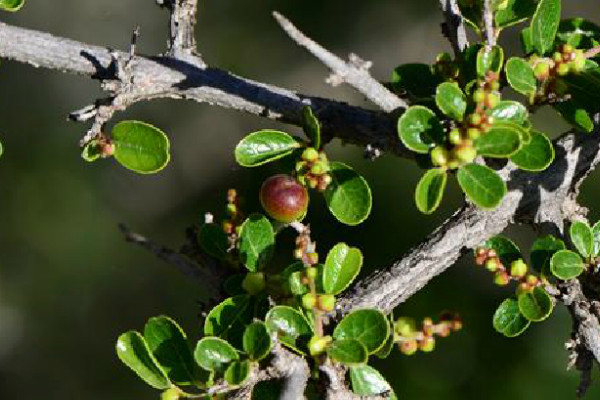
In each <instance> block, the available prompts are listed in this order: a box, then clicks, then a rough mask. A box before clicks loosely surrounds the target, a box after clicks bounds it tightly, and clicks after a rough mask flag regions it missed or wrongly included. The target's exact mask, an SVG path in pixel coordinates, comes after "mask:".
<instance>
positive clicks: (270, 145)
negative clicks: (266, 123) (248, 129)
mask: <svg viewBox="0 0 600 400" xmlns="http://www.w3.org/2000/svg"><path fill="white" fill-rule="evenodd" d="M299 147H300V143H298V141H297V140H296V139H294V138H293V137H291V136H290V135H288V134H287V133H285V132H281V131H275V130H262V131H258V132H253V133H250V134H249V135H247V136H246V137H245V138H243V139H242V140H241V141H240V142H239V143H238V145H237V146H236V147H235V160H236V161H237V163H238V164H240V165H241V166H242V167H257V166H259V165H263V164H266V163H270V162H271V161H275V160H278V159H280V158H282V157H285V156H287V155H288V154H290V153H291V152H293V151H294V150H295V149H297V148H299Z"/></svg>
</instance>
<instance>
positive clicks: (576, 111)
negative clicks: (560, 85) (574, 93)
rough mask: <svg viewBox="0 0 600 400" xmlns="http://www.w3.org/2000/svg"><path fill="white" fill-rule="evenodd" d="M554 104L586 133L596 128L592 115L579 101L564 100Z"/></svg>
mask: <svg viewBox="0 0 600 400" xmlns="http://www.w3.org/2000/svg"><path fill="white" fill-rule="evenodd" d="M552 106H553V107H554V109H555V110H556V111H557V112H558V113H559V114H560V115H561V117H563V118H564V120H565V121H567V122H568V123H569V124H571V126H573V127H574V128H575V129H577V130H579V131H582V132H586V133H591V132H592V131H593V130H594V121H593V120H592V117H591V116H590V114H589V113H588V112H587V110H586V109H585V108H584V107H582V106H581V105H579V103H578V102H577V101H575V100H571V101H563V102H560V103H556V104H553V105H552Z"/></svg>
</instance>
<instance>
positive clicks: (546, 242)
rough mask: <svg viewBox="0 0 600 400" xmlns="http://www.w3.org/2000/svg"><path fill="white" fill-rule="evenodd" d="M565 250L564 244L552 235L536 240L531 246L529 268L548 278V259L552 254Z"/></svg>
mask: <svg viewBox="0 0 600 400" xmlns="http://www.w3.org/2000/svg"><path fill="white" fill-rule="evenodd" d="M565 248H566V246H565V242H563V241H562V240H561V239H557V238H555V237H554V236H552V235H547V236H542V237H539V238H537V239H536V240H535V242H533V245H532V246H531V266H532V267H533V269H534V270H535V271H537V272H539V273H541V274H543V275H545V276H549V275H550V259H551V258H552V256H553V255H554V253H556V252H557V251H560V250H564V249H565Z"/></svg>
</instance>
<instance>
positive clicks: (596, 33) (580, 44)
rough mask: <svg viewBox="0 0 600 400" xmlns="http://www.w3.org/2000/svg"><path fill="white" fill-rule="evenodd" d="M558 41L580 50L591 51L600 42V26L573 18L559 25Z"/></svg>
mask: <svg viewBox="0 0 600 400" xmlns="http://www.w3.org/2000/svg"><path fill="white" fill-rule="evenodd" d="M556 37H557V39H558V40H560V41H561V42H563V43H568V44H570V45H571V46H573V47H576V48H580V49H591V48H592V47H596V46H597V45H598V43H599V42H600V26H598V25H596V24H595V23H593V22H591V21H588V20H586V19H583V18H571V19H566V20H563V21H561V22H560V24H559V25H558V33H557V34H556Z"/></svg>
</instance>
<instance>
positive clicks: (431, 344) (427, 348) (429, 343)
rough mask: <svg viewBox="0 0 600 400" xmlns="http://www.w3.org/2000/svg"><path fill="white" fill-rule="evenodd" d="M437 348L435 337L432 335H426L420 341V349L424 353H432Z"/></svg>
mask: <svg viewBox="0 0 600 400" xmlns="http://www.w3.org/2000/svg"><path fill="white" fill-rule="evenodd" d="M434 349H435V339H434V338H433V337H430V336H426V337H424V338H423V340H420V341H419V350H421V351H422V352H424V353H431V352H432V351H433V350H434Z"/></svg>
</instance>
